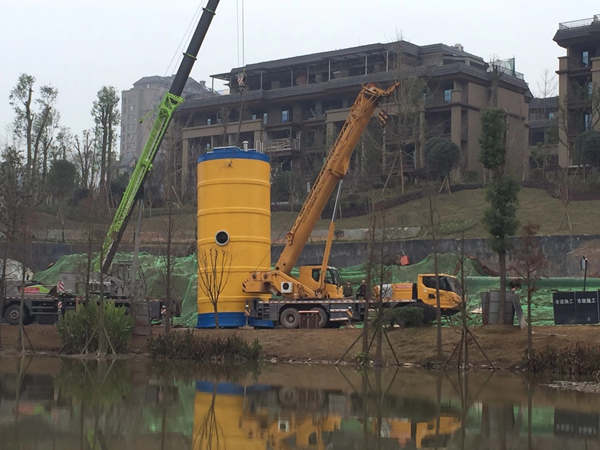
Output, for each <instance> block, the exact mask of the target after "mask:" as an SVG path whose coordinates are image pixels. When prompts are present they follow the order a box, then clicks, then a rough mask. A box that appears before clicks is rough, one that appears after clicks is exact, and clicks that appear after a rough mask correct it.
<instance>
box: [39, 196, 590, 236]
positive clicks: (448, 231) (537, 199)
mask: <svg viewBox="0 0 600 450" xmlns="http://www.w3.org/2000/svg"><path fill="white" fill-rule="evenodd" d="M598 206H600V201H576V202H575V201H574V202H571V203H570V205H569V214H570V217H571V221H572V223H573V234H596V233H598V228H597V223H598V222H599V221H600V208H598ZM486 208H487V202H486V201H485V190H484V189H475V190H465V191H460V192H456V193H453V194H451V195H448V194H440V195H439V196H437V199H436V209H437V212H438V215H439V221H440V223H441V224H442V226H441V234H442V237H447V238H458V237H460V236H461V235H462V232H463V231H464V233H465V237H466V238H477V237H487V236H488V234H487V231H486V229H485V227H484V225H483V223H482V217H483V212H484V210H485V209H486ZM162 213H163V212H162V211H160V210H156V211H153V216H152V217H146V218H144V220H143V224H142V231H144V232H150V233H152V232H154V233H164V230H165V223H166V220H167V219H166V216H164V214H162ZM176 214H177V218H176V226H175V235H176V236H175V239H177V234H180V235H181V236H180V238H181V239H185V240H189V239H190V237H192V238H193V236H194V229H195V227H196V218H195V212H194V211H192V210H191V209H190V208H189V207H186V208H185V209H183V210H180V211H176ZM296 216H297V213H296V212H290V211H279V212H274V213H272V215H271V229H272V232H271V234H272V237H273V238H274V239H283V238H284V237H285V234H286V233H287V232H288V231H289V230H290V228H291V226H292V225H293V223H294V220H295V219H296ZM517 217H518V219H519V222H520V223H521V224H526V223H527V222H533V223H537V224H539V225H540V234H542V235H556V234H569V231H568V230H567V227H566V224H565V221H564V218H565V214H564V207H563V205H562V202H561V201H560V200H558V199H556V198H553V197H551V196H550V195H548V193H547V192H546V191H544V190H542V189H531V188H525V189H521V192H520V193H519V210H518V213H517ZM43 219H45V220H39V221H36V223H38V224H39V225H38V226H39V227H43V226H48V223H47V222H46V220H47V221H48V222H50V223H52V224H53V225H56V224H55V223H54V221H55V220H54V218H53V217H50V216H48V215H44V218H43ZM368 224H369V217H368V216H366V215H364V216H357V217H348V218H344V217H343V211H342V217H341V218H338V220H337V221H336V228H337V229H352V228H367V227H368ZM328 225H329V219H328V218H326V219H324V220H319V221H318V222H317V224H316V227H315V228H316V229H317V230H326V229H327V227H328ZM386 226H388V227H399V226H419V227H422V228H423V229H424V230H426V229H427V228H428V227H429V209H428V199H427V198H422V199H419V200H414V201H411V202H408V203H405V204H403V205H400V206H396V207H393V208H390V209H388V210H387V214H386ZM66 228H67V229H79V228H81V223H79V222H76V221H74V220H69V221H68V223H67V227H66ZM425 235H426V232H425V231H423V232H422V233H421V235H420V236H419V238H423V237H425Z"/></svg>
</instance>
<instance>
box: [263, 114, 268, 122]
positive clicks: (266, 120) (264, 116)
mask: <svg viewBox="0 0 600 450" xmlns="http://www.w3.org/2000/svg"><path fill="white" fill-rule="evenodd" d="M268 122H269V113H263V123H264V124H265V125H266V124H267V123H268Z"/></svg>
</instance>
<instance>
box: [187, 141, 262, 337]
mask: <svg viewBox="0 0 600 450" xmlns="http://www.w3.org/2000/svg"><path fill="white" fill-rule="evenodd" d="M270 173H271V166H270V164H269V157H268V156H267V155H265V154H263V153H259V152H257V151H254V150H241V149H239V148H237V147H223V148H216V149H214V150H213V151H211V152H208V153H205V154H204V155H201V156H200V157H199V158H198V170H197V174H198V324H197V326H198V328H214V327H215V325H216V323H215V313H214V308H213V304H212V302H211V301H210V294H209V292H208V289H207V287H206V284H207V283H206V282H205V283H202V281H201V276H202V275H203V273H202V271H206V270H208V271H211V270H212V269H213V268H214V267H210V266H211V265H212V266H217V267H216V271H217V272H220V269H221V267H222V266H223V262H224V265H225V266H226V267H225V272H226V274H225V276H224V280H226V283H225V286H224V289H223V291H222V292H221V293H220V295H219V296H218V297H219V299H218V302H217V311H218V319H219V326H220V327H229V328H232V327H240V326H243V325H244V324H245V323H246V317H245V314H244V311H245V308H246V303H247V302H249V301H251V300H252V299H255V298H256V296H255V295H248V294H245V293H244V292H243V291H242V281H243V280H245V279H246V278H247V277H248V274H249V273H250V272H252V271H256V270H269V269H270V267H271V197H270V194H271V186H270ZM215 251H216V252H217V254H218V257H217V264H214V263H209V264H203V263H202V262H203V261H204V262H205V263H206V261H207V260H210V257H209V258H207V257H206V256H209V255H210V254H211V252H213V255H214V252H215ZM203 255H204V257H203ZM212 261H215V259H212ZM205 266H209V267H205ZM208 278H209V279H210V278H214V276H212V273H211V275H210V276H209V277H208ZM217 278H218V277H217ZM204 279H205V280H206V277H205V278H204ZM209 284H210V283H209ZM213 291H214V289H213ZM267 297H268V296H267Z"/></svg>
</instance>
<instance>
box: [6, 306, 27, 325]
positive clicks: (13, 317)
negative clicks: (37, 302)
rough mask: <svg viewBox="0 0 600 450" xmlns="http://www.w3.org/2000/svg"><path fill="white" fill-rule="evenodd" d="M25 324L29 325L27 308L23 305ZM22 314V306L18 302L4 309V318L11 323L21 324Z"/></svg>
mask: <svg viewBox="0 0 600 450" xmlns="http://www.w3.org/2000/svg"><path fill="white" fill-rule="evenodd" d="M23 313H24V316H25V317H23V324H25V325H27V308H26V307H25V306H24V305H23ZM20 315H21V307H20V305H17V304H12V305H10V306H9V307H8V308H6V310H5V311H4V319H5V320H6V321H7V322H8V323H9V324H11V325H19V316H20Z"/></svg>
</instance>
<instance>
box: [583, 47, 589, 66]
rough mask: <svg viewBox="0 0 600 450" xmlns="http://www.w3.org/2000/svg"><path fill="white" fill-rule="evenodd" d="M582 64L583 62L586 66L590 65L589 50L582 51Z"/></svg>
mask: <svg viewBox="0 0 600 450" xmlns="http://www.w3.org/2000/svg"><path fill="white" fill-rule="evenodd" d="M581 64H583V65H584V66H586V67H587V66H589V65H590V52H589V51H587V50H584V51H582V52H581Z"/></svg>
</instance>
